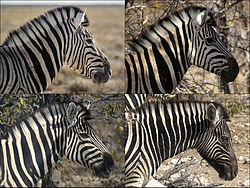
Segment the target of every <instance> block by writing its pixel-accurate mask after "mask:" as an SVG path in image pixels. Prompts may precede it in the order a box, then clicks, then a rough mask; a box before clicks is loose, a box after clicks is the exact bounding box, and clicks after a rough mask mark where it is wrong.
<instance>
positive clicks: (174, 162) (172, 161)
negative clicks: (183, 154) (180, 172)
mask: <svg viewBox="0 0 250 188" xmlns="http://www.w3.org/2000/svg"><path fill="white" fill-rule="evenodd" d="M178 161H179V159H171V161H170V163H171V164H177V162H178Z"/></svg>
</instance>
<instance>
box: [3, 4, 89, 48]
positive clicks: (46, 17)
mask: <svg viewBox="0 0 250 188" xmlns="http://www.w3.org/2000/svg"><path fill="white" fill-rule="evenodd" d="M81 12H82V10H81V9H80V8H78V7H74V6H64V7H59V8H55V9H53V10H50V11H48V12H46V13H45V14H43V15H40V16H38V17H37V18H34V19H32V20H30V21H28V22H26V23H25V24H24V25H23V26H21V27H19V28H18V29H16V30H13V31H12V32H10V33H9V34H8V36H7V37H6V39H5V41H4V42H3V43H2V44H1V46H3V45H10V44H11V43H12V41H14V39H15V38H16V37H18V36H19V35H23V34H24V35H25V33H28V31H29V30H31V29H32V28H33V27H34V26H33V23H36V22H38V23H41V22H44V21H46V22H48V23H51V24H52V26H55V21H52V18H53V17H54V18H57V17H58V15H60V16H61V17H62V18H65V17H67V19H65V20H64V21H66V20H69V19H71V18H74V17H75V16H76V15H77V14H78V13H81ZM62 15H64V16H62ZM88 25H89V20H88V18H87V16H86V14H85V21H84V26H88Z"/></svg>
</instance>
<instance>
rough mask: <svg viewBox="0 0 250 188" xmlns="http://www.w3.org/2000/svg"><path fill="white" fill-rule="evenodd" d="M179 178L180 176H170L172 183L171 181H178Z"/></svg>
mask: <svg viewBox="0 0 250 188" xmlns="http://www.w3.org/2000/svg"><path fill="white" fill-rule="evenodd" d="M180 176H181V175H180V174H173V175H171V180H172V181H173V180H176V179H178V178H179V177H180Z"/></svg>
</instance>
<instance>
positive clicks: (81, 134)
mask: <svg viewBox="0 0 250 188" xmlns="http://www.w3.org/2000/svg"><path fill="white" fill-rule="evenodd" d="M79 135H80V137H82V138H88V137H89V136H88V134H87V133H79Z"/></svg>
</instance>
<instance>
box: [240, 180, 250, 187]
mask: <svg viewBox="0 0 250 188" xmlns="http://www.w3.org/2000/svg"><path fill="white" fill-rule="evenodd" d="M242 185H243V186H244V187H249V186H250V180H246V181H243V182H242Z"/></svg>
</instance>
